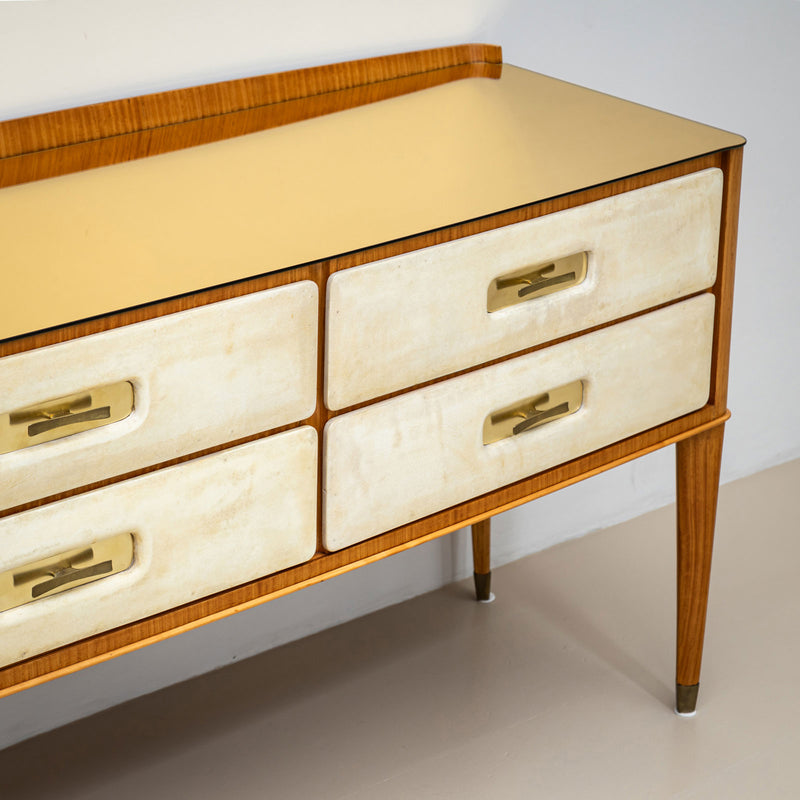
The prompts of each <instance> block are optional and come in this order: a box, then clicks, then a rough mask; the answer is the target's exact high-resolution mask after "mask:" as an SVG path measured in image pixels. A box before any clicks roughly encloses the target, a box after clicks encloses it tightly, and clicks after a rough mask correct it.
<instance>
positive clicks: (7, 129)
mask: <svg viewBox="0 0 800 800" xmlns="http://www.w3.org/2000/svg"><path fill="white" fill-rule="evenodd" d="M501 68H502V65H501V53H500V48H498V47H493V46H489V45H464V46H461V47H452V48H441V49H438V50H430V51H421V52H418V53H411V54H403V55H398V56H389V57H384V58H377V59H366V60H363V61H357V62H349V63H345V64H337V65H332V66H329V67H319V68H314V69H307V70H296V71H292V72H286V73H281V74H278V75H269V76H263V77H261V78H248V79H244V80H239V81H228V82H225V83H220V84H212V85H209V86H202V87H195V88H192V89H182V90H178V91H175V92H165V93H161V94H156V95H148V96H144V97H140V98H134V99H132V100H120V101H114V102H111V103H101V104H98V105H94V106H86V107H84V108H81V109H73V110H69V111H58V112H53V113H52V114H42V115H38V116H36V117H30V118H27V119H23V120H13V121H10V122H4V123H0V186H10V185H14V184H18V183H23V182H25V181H31V180H39V179H42V178H45V177H53V176H56V175H64V174H67V173H70V172H75V171H79V170H83V169H90V168H93V167H97V166H102V165H106V164H111V163H118V162H120V161H126V160H131V159H134V158H142V157H146V156H148V155H154V154H156V153H163V152H168V151H170V150H175V149H180V148H183V147H191V146H194V145H197V144H201V143H206V142H210V141H216V140H218V139H222V138H228V137H232V136H238V135H241V134H243V133H248V132H251V131H254V130H263V129H265V128H268V127H273V126H276V125H283V124H287V123H288V122H292V121H296V120H299V119H307V118H309V117H312V116H317V115H319V114H325V113H330V112H331V111H333V110H340V109H341V108H347V107H353V106H356V105H360V104H363V103H369V102H374V101H375V100H378V99H383V98H385V97H390V96H396V95H399V94H403V93H406V92H410V91H415V90H416V89H420V88H425V87H427V86H433V85H436V84H438V83H442V82H445V81H449V80H457V79H460V78H463V77H476V76H483V77H490V78H491V77H498V76H499V71H500V69H501ZM741 165H742V147H733V148H730V149H728V150H723V151H719V152H716V153H711V154H708V155H704V156H700V157H698V158H693V159H690V160H687V161H683V162H680V163H678V164H672V165H669V166H666V167H662V168H659V169H655V170H651V171H649V172H645V173H641V174H637V175H632V176H628V177H624V178H622V179H620V180H615V181H613V182H609V183H606V184H603V185H600V186H595V187H592V188H590V189H586V190H584V191H580V192H576V193H574V194H569V195H564V196H562V197H557V198H552V199H549V200H545V201H542V202H538V203H533V204H531V205H528V206H523V207H520V208H515V209H512V210H510V211H503V212H501V213H498V214H494V215H490V216H487V217H483V218H480V219H475V220H471V221H467V222H464V223H462V224H458V225H454V226H451V227H448V228H444V229H440V230H435V231H430V232H427V233H423V234H420V235H417V236H412V237H409V238H406V239H401V240H398V241H394V242H389V243H385V244H381V245H378V246H376V247H373V248H369V249H366V250H363V251H359V252H358V253H353V254H347V255H344V256H340V257H337V258H334V259H329V260H325V261H320V262H316V263H314V264H308V265H303V266H301V267H296V268H292V269H288V270H285V271H282V272H275V273H270V274H267V275H263V276H259V277H257V278H252V279H248V280H244V281H239V282H236V283H232V284H228V285H225V286H221V287H216V288H213V289H208V290H204V291H200V292H197V293H194V294H191V295H186V296H182V297H178V298H172V299H169V300H165V301H162V302H157V303H153V304H149V305H146V306H141V307H139V308H134V309H129V310H127V311H122V312H118V313H114V314H108V315H105V316H102V317H98V318H95V319H91V320H85V321H81V322H78V323H75V324H73V325H68V326H65V327H63V328H57V329H52V330H48V331H42V332H39V333H34V334H30V335H25V336H21V337H17V338H14V339H9V340H6V341H5V342H0V357H2V356H5V355H9V354H12V353H16V352H22V351H25V350H29V349H33V348H38V347H43V346H46V345H49V344H54V343H56V342H61V341H66V340H69V339H73V338H77V337H81V336H86V335H89V334H92V333H96V332H99V331H103V330H108V329H111V328H115V327H119V326H122V325H129V324H133V323H135V322H139V321H142V320H145V319H152V318H154V317H157V316H161V315H164V314H172V313H175V312H178V311H182V310H185V309H188V308H193V307H196V306H199V305H204V304H207V303H213V302H217V301H220V300H224V299H228V298H230V297H235V296H239V295H242V294H248V293H251V292H256V291H261V290H263V289H267V288H271V287H275V286H281V285H285V284H287V283H291V282H294V281H297V280H301V279H308V280H312V281H314V282H316V283H317V285H318V286H319V288H320V293H321V294H320V296H321V297H324V289H325V284H326V281H327V279H328V277H329V276H330V275H331V274H332V273H333V272H336V271H338V270H340V269H346V268H348V267H352V266H355V265H356V264H360V263H365V262H369V261H374V260H377V259H380V258H386V257H388V256H392V255H397V254H400V253H405V252H410V251H413V250H417V249H420V248H424V247H428V246H430V245H433V244H438V243H440V242H444V241H450V240H453V239H457V238H461V237H464V236H469V235H473V234H475V233H479V232H483V231H486V230H491V229H494V228H498V227H502V226H505V225H509V224H511V223H514V222H519V221H522V220H526V219H532V218H534V217H537V216H541V215H544V214H550V213H553V212H555V211H559V210H562V209H565V208H570V207H573V206H576V205H581V204H584V203H587V202H592V201H594V200H598V199H601V198H604V197H609V196H612V195H615V194H619V193H622V192H627V191H631V190H633V189H637V188H641V187H643V186H647V185H650V184H653V183H657V182H660V181H664V180H668V179H670V178H674V177H678V176H680V175H685V174H689V173H692V172H696V171H699V170H703V169H708V168H712V167H717V168H719V169H721V170H722V172H723V177H724V186H723V202H722V220H721V235H720V247H719V259H718V276H717V280H716V283H715V285H714V286H713V288H712V289H711V291H712V292H713V293H714V295H715V297H716V313H715V324H714V351H713V352H714V359H713V362H712V375H711V392H710V397H709V402H708V404H707V405H706V406H704V407H703V408H701V409H699V410H698V411H695V412H693V413H691V414H688V415H686V416H684V417H681V418H679V419H676V420H672V421H670V422H668V423H665V424H663V425H660V426H657V427H655V428H653V429H651V430H648V431H645V432H643V433H640V434H638V435H636V436H632V437H630V438H628V439H625V440H623V441H621V442H617V443H615V444H613V445H611V446H609V447H605V448H602V449H600V450H597V451H595V452H593V453H589V454H587V455H585V456H582V457H580V458H577V459H575V460H573V461H570V462H568V463H566V464H562V465H560V466H558V467H555V468H552V469H549V470H546V471H544V472H542V473H539V474H537V475H534V476H532V477H530V478H526V479H524V480H521V481H518V482H516V483H514V484H512V485H510V486H506V487H503V488H501V489H498V490H495V491H493V492H489V493H487V494H485V495H483V496H481V497H478V498H475V499H473V500H470V501H467V502H465V503H462V504H460V505H459V506H456V507H454V508H450V509H446V510H444V511H441V512H438V513H436V514H432V515H430V516H428V517H425V518H423V519H420V520H417V521H415V522H413V523H411V524H409V525H405V526H402V527H400V528H397V529H395V530H393V531H389V532H387V533H384V534H381V535H379V536H376V537H374V538H372V539H369V540H367V541H364V542H361V543H359V544H356V545H354V546H352V547H348V548H346V549H344V550H341V551H338V552H334V553H326V552H324V551H323V549H322V546H321V530H318V552H317V554H316V556H315V557H314V558H313V559H312V560H311V561H309V562H307V563H304V564H301V565H299V566H297V567H293V568H290V569H287V570H284V571H282V572H279V573H276V574H273V575H270V576H267V577H265V578H262V579H259V580H256V581H252V582H250V583H247V584H244V585H242V586H239V587H235V588H233V589H229V590H226V591H223V592H220V593H218V594H215V595H213V596H210V597H206V598H203V599H201V600H197V601H194V602H191V603H188V604H186V605H183V606H180V607H179V608H175V609H170V610H168V611H165V612H162V613H160V614H156V615H154V616H151V617H149V618H147V619H143V620H140V621H137V622H134V623H130V624H127V625H124V626H122V627H120V628H117V629H115V630H111V631H107V632H104V633H101V634H98V635H96V636H92V637H89V638H87V639H84V640H82V641H79V642H76V643H73V644H70V645H66V646H64V647H61V648H58V649H56V650H53V651H51V652H48V653H44V654H41V655H37V656H35V657H32V658H30V659H27V660H25V661H22V662H18V663H16V664H12V665H9V666H7V667H5V668H2V669H0V697H3V696H5V695H9V694H12V693H14V692H17V691H20V690H22V689H25V688H28V687H31V686H34V685H37V684H39V683H43V682H45V681H48V680H50V679H52V678H55V677H59V676H61V675H66V674H69V673H71V672H75V671H77V670H79V669H82V668H83V667H85V666H89V665H91V664H95V663H99V662H102V661H105V660H108V659H110V658H113V657H115V656H117V655H121V654H123V653H126V652H130V651H132V650H135V649H138V648H140V647H144V646H146V645H148V644H152V643H154V642H156V641H159V640H161V639H164V638H168V637H170V636H174V635H176V634H178V633H181V632H183V631H186V630H190V629H192V628H195V627H198V626H199V625H202V624H205V623H206V622H210V621H213V620H215V619H221V618H223V617H226V616H230V615H232V614H235V613H238V612H239V611H243V610H245V609H247V608H251V607H253V606H255V605H258V604H260V603H263V602H266V601H268V600H271V599H273V598H276V597H280V596H282V595H285V594H288V593H290V592H293V591H296V590H297V589H300V588H304V587H306V586H309V585H312V584H315V583H319V582H321V581H324V580H327V579H328V578H331V577H335V576H336V575H339V574H342V573H344V572H347V571H349V570H352V569H356V568H358V567H360V566H363V565H365V564H368V563H371V562H373V561H376V560H379V559H381V558H385V557H386V556H389V555H393V554H395V553H398V552H401V551H403V550H406V549H408V548H410V547H414V546H416V545H418V544H422V543H424V542H427V541H430V540H432V539H434V538H437V537H439V536H443V535H446V534H448V533H450V532H452V531H454V530H457V529H460V528H463V527H465V526H468V525H471V524H476V523H480V522H481V521H482V520H487V519H489V518H490V517H491V516H493V515H495V514H497V513H500V512H501V511H505V510H508V509H510V508H513V507H515V506H518V505H521V504H523V503H526V502H529V501H530V500H533V499H536V498H538V497H541V496H543V495H545V494H548V493H550V492H553V491H557V490H558V489H561V488H563V487H565V486H568V485H570V484H573V483H576V482H578V481H580V480H583V479H584V478H587V477H590V476H592V475H596V474H598V473H600V472H603V471H605V470H607V469H611V468H612V467H614V466H618V465H620V464H623V463H625V462H627V461H630V460H632V459H635V458H638V457H639V456H642V455H645V454H647V453H649V452H652V451H654V450H656V449H659V448H661V447H664V446H666V445H669V444H675V443H677V444H678V466H679V470H678V472H679V481H678V494H679V518H680V519H682V520H683V522H680V523H679V530H680V528H681V525H682V526H683V528H684V529H685V530H686V531H689V529H690V528H691V531H689V532H688V533H687V534H686V536H690V537H693V538H692V542H694V543H696V544H697V546H696V547H695V546H694V545H693V546H692V547H688V546H686V542H687V541H688V539H687V538H686V536H684V538H683V541H684V547H683V549H681V547H680V546H679V563H680V564H681V569H680V571H679V572H680V574H679V631H678V639H679V661H678V683H679V684H680V685H684V686H692V685H694V684H696V683H697V678H698V676H699V669H700V656H701V653H702V634H703V625H704V620H705V603H706V595H707V586H708V580H707V571H708V569H709V568H710V542H711V537H712V536H713V521H714V520H713V509H715V507H716V487H717V483H718V476H719V454H720V453H721V440H722V430H723V427H724V423H725V421H726V420H727V419H728V418H729V416H730V413H729V412H728V410H727V405H726V404H727V376H728V367H729V346H730V334H731V308H732V299H733V272H734V262H735V251H736V236H737V225H738V210H739V192H740V184H741ZM682 299H685V298H682ZM676 302H677V301H676ZM666 305H669V304H666ZM650 310H652V309H648V311H650ZM641 313H646V312H641ZM632 316H639V314H636V315H632ZM616 322H619V320H615V321H614V323H616ZM608 324H613V323H608ZM602 327H606V326H605V325H601V326H597V327H596V328H592V329H590V330H596V329H598V328H602ZM324 329H325V304H324V303H321V305H320V314H319V335H320V339H319V341H320V342H322V341H323V333H324ZM586 332H587V331H580V332H579V333H580V334H583V333H586ZM574 335H577V334H574ZM565 338H571V337H565ZM550 344H552V342H548V343H547V345H548V346H549V345H550ZM542 346H545V345H541V346H537V347H533V348H529V349H527V350H522V351H518V352H515V353H513V354H511V355H508V356H505V357H503V358H499V359H496V360H494V361H492V362H489V363H498V362H500V361H505V360H508V359H509V358H512V357H516V356H519V355H520V354H523V353H527V352H532V351H534V350H537V349H540V347H542ZM323 359H324V348H322V347H320V348H319V355H318V397H317V407H316V411H315V413H314V414H313V415H312V416H311V417H309V418H308V419H305V420H302V421H301V422H298V423H294V424H292V425H287V426H283V427H282V428H279V429H275V430H270V431H268V432H264V433H260V434H258V435H256V436H251V437H247V438H245V439H240V440H238V441H235V442H229V443H226V444H224V445H221V446H219V447H214V448H209V449H206V450H203V451H200V452H197V453H192V454H191V455H188V456H184V457H181V458H178V459H174V460H172V461H169V462H164V463H160V464H157V465H153V466H152V467H148V468H146V469H141V470H137V471H135V472H131V473H128V474H125V475H120V476H116V477H114V478H113V479H110V480H106V481H102V482H98V483H95V484H92V485H90V486H85V487H81V488H80V489H78V490H74V491H71V492H64V493H61V494H59V495H54V496H52V497H47V498H43V499H42V500H38V501H35V502H32V503H28V504H26V505H24V506H18V507H16V508H14V509H8V510H6V511H4V512H0V516H3V515H6V514H10V513H17V512H20V511H23V510H26V509H29V508H33V507H36V506H40V505H43V504H44V503H49V502H52V501H54V500H58V499H63V498H64V497H68V496H72V495H75V494H80V493H83V492H86V491H90V490H92V489H95V488H99V487H101V486H105V485H108V484H111V483H115V482H117V481H120V480H125V479H127V478H130V477H134V476H136V475H140V474H144V473H146V472H151V471H153V470H155V469H160V468H162V467H164V466H168V465H171V464H175V463H180V462H182V461H186V460H189V459H192V458H196V457H198V456H201V455H206V454H208V453H211V452H215V451H218V450H222V449H226V448H228V447H231V446H235V445H237V444H241V443H243V442H246V441H250V440H253V439H257V438H261V437H263V436H266V435H271V434H273V433H275V432H277V431H279V430H287V429H291V428H294V427H297V426H299V425H303V424H310V425H314V426H315V427H316V429H317V430H319V431H321V430H322V429H323V427H324V425H325V423H326V422H327V420H328V419H330V418H331V417H333V416H335V415H336V414H339V413H343V412H345V411H349V410H352V408H355V407H357V406H353V407H352V408H348V409H342V410H340V411H337V412H331V411H330V410H328V409H326V407H325V404H324V401H323V397H322V387H323V382H322V381H323V374H324V372H323V370H324V362H323ZM483 366H486V364H482V365H480V367H483ZM480 367H473V368H471V369H470V370H464V372H469V371H472V370H473V369H478V368H480ZM457 374H459V373H457ZM450 377H452V375H448V376H445V377H444V378H440V379H437V380H436V381H429V382H427V383H435V382H438V381H440V380H445V379H447V378H450ZM427 383H425V384H419V386H424V385H427ZM419 386H417V387H409V389H413V388H419ZM409 389H406V390H404V391H408V390H409ZM398 394H399V393H398ZM389 396H393V395H387V397H389ZM371 402H374V401H371ZM681 476H683V478H681ZM687 476H691V477H687ZM715 476H716V477H715ZM320 491H321V490H320ZM711 495H713V508H712V510H711V516H710V519H709V518H706V519H705V522H704V524H702V525H700V528H701V530H697V529H696V526H695V522H696V519H697V517H698V515H697V513H696V509H697V507H698V504H700V505H703V504H705V506H707V507H710V505H711V504H710V503H709V497H710V496H711ZM318 517H321V514H319V513H318ZM318 526H321V522H320V521H319V520H318ZM679 539H680V536H679ZM681 575H682V576H683V577H682V578H681V577H680V576H681ZM698 576H699V577H698ZM703 576H705V578H704V579H703ZM703 580H705V583H703ZM681 581H682V582H681ZM703 586H705V588H703ZM698 603H699V606H698Z"/></svg>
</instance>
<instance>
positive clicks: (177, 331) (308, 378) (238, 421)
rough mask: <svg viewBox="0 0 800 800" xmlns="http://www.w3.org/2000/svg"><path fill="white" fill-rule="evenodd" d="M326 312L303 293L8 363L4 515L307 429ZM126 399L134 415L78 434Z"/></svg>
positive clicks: (2, 369)
mask: <svg viewBox="0 0 800 800" xmlns="http://www.w3.org/2000/svg"><path fill="white" fill-rule="evenodd" d="M317 306H318V291H317V286H316V284H314V283H312V282H311V281H302V282H300V283H295V284H291V285H289V286H283V287H280V288H277V289H271V290H268V291H264V292H258V293H255V294H250V295H245V296H243V297H237V298H234V299H232V300H226V301H223V302H220V303H214V304H211V305H207V306H202V307H200V308H195V309H191V310H189V311H182V312H179V313H176V314H170V315H168V316H164V317H159V318H158V319H153V320H148V321H146V322H141V323H137V324H134V325H129V326H126V327H123V328H117V329H115V330H110V331H106V332H103V333H98V334H94V335H92V336H86V337H84V338H81V339H75V340H73V341H69V342H64V343H62V344H57V345H52V346H50V347H45V348H42V349H40V350H32V351H29V352H25V353H20V354H17V355H13V356H7V357H6V358H4V359H0V438H2V436H3V435H4V432H5V433H6V434H8V433H9V432H12V433H13V432H14V429H15V428H17V429H19V430H18V431H17V433H19V431H21V434H20V436H17V437H16V439H15V440H14V441H15V445H14V446H16V447H17V448H19V446H20V444H21V445H22V448H21V449H14V450H13V451H11V452H3V449H7V448H0V473H2V476H3V480H2V481H0V508H11V507H14V506H16V505H20V504H22V503H25V502H28V501H30V500H35V499H37V498H40V497H46V496H49V495H52V494H56V493H58V492H62V491H66V490H69V489H73V488H76V487H79V486H85V485H87V484H90V483H93V482H94V481H98V480H102V479H104V478H107V477H111V476H114V475H122V474H125V473H126V472H130V471H132V470H135V469H139V468H141V467H145V466H149V465H151V464H157V463H159V462H162V461H166V460H169V459H172V458H175V457H177V456H182V455H187V454H190V453H193V452H197V451H198V450H202V449H203V448H206V447H211V446H214V445H218V444H224V443H225V442H229V441H233V440H236V439H237V438H242V437H245V436H248V435H251V434H254V433H259V432H261V431H265V430H269V429H270V428H275V427H278V426H280V425H285V424H288V423H291V422H296V421H299V420H302V419H304V418H306V417H308V416H309V415H310V414H312V413H313V411H314V407H315V405H316V371H317V367H316V363H317V362H316V358H317ZM119 387H122V388H123V389H125V388H126V387H127V389H128V391H129V393H130V395H129V397H128V398H123V399H124V400H125V401H126V402H128V403H132V406H133V410H132V411H130V405H128V412H125V411H124V406H123V410H122V411H121V412H120V414H123V415H124V414H126V413H127V415H126V416H123V417H122V418H121V419H118V420H117V421H114V418H113V415H112V418H111V419H107V420H102V419H100V420H91V419H90V420H88V425H90V426H94V425H100V427H92V428H91V429H90V430H81V428H82V426H83V424H84V422H83V420H84V419H85V418H86V417H87V416H89V417H91V415H92V414H93V413H94V412H95V411H97V412H98V413H99V412H103V410H104V409H107V408H109V407H110V411H108V412H104V413H108V414H113V412H114V410H115V409H114V402H113V400H105V399H100V400H97V401H96V397H102V393H103V391H110V390H112V389H117V388H119ZM95 396H96V397H95ZM87 398H89V399H87ZM37 409H39V411H37ZM53 409H55V411H53ZM40 412H41V413H40ZM54 414H56V415H59V414H60V415H61V416H55V417H53V415H54ZM48 415H49V417H53V418H52V419H49V417H48ZM39 416H41V420H39V419H38V417H39ZM105 422H108V424H104V423H105ZM56 423H59V424H60V423H66V424H64V425H63V426H62V427H60V428H55V429H54V428H52V427H48V426H52V425H54V424H56ZM40 429H41V430H40ZM73 430H79V431H80V432H77V433H72V431H73ZM61 434H68V435H66V436H65V437H62V438H55V439H53V440H51V441H46V438H47V437H50V436H61ZM20 437H21V439H22V440H25V439H26V437H28V441H29V442H32V443H33V444H32V445H30V446H27V445H28V441H22V442H20ZM40 440H41V443H36V442H38V441H40Z"/></svg>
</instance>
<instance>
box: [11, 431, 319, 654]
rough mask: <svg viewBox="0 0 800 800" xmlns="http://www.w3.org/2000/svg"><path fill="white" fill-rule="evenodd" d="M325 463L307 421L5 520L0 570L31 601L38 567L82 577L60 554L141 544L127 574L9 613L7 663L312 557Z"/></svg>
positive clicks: (38, 580) (40, 583)
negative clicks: (127, 537) (127, 539)
mask: <svg viewBox="0 0 800 800" xmlns="http://www.w3.org/2000/svg"><path fill="white" fill-rule="evenodd" d="M316 463H317V436H316V432H315V431H314V429H313V428H310V427H306V426H304V427H301V428H295V429H293V430H290V431H287V432H285V433H280V434H276V435H274V436H269V437H266V438H264V439H258V440H256V441H254V442H249V443H248V444H244V445H241V446H239V447H235V448H232V449H230V450H224V451H221V452H219V453H215V454H213V455H210V456H205V457H203V458H198V459H195V460H193V461H188V462H185V463H183V464H180V465H178V466H174V467H169V468H166V469H163V470H159V471H156V472H152V473H149V474H147V475H142V476H140V477H138V478H133V479H131V480H127V481H122V482H120V483H117V484H113V485H111V486H107V487H105V488H102V489H97V490H95V491H92V492H87V493H86V494H82V495H78V496H76V497H72V498H69V499H67V500H62V501H60V502H58V503H53V504H51V505H47V506H42V507H41V508H37V509H33V510H31V511H26V512H23V513H21V514H16V515H12V516H9V517H5V518H3V519H0V573H3V574H6V573H8V572H9V571H12V573H13V575H16V576H17V580H16V583H18V584H19V583H26V582H27V583H28V584H29V585H30V586H31V594H34V593H35V592H36V591H37V589H36V587H37V586H38V587H39V589H38V591H39V592H40V593H41V591H42V590H47V589H48V588H49V585H48V584H47V583H46V580H45V579H42V578H38V577H36V576H32V575H31V574H30V573H32V572H33V570H31V569H29V568H28V567H29V565H40V564H41V562H43V560H47V559H50V558H52V559H53V561H54V562H59V561H60V560H63V561H65V563H64V564H62V570H61V572H62V573H63V572H64V569H66V570H67V571H68V570H69V569H70V568H75V569H77V570H78V571H79V572H78V574H76V575H75V576H74V577H75V578H77V579H79V580H80V579H81V573H80V570H81V569H82V563H80V562H81V559H78V560H77V562H76V563H75V564H74V565H73V564H70V563H66V561H67V560H69V559H66V560H65V559H61V558H60V557H61V555H62V554H67V555H70V554H71V556H72V557H74V554H75V553H82V552H86V553H87V556H86V559H85V560H84V562H83V563H86V564H88V563H90V562H89V557H90V556H89V554H88V551H90V550H92V548H93V545H94V544H95V543H100V544H101V545H102V544H103V543H106V542H108V541H109V540H110V539H113V538H118V537H119V536H120V535H121V534H125V533H129V534H131V535H132V539H133V563H132V565H131V566H130V567H128V568H127V569H125V570H124V571H122V572H118V573H116V574H109V575H108V576H107V577H102V576H100V577H98V579H97V580H94V581H93V582H90V583H85V584H83V585H77V583H76V585H75V588H69V589H67V590H66V591H62V592H61V593H60V594H52V595H49V596H47V595H45V596H38V597H36V598H31V601H30V602H27V603H25V604H24V605H17V606H16V607H14V608H9V609H8V610H6V611H2V612H0V664H9V663H13V662H16V661H18V660H20V659H24V658H28V657H29V656H32V655H35V654H37V653H42V652H45V651H47V650H50V649H52V648H54V647H59V646H61V645H64V644H67V643H69V642H73V641H76V640H79V639H82V638H84V637H86V636H91V635H93V634H95V633H99V632H101V631H105V630H109V629H110V628H115V627H117V626H118V625H122V624H124V623H127V622H132V621H134V620H137V619H141V618H143V617H147V616H149V615H151V614H155V613H158V612H159V611H164V610H166V609H169V608H173V607H175V606H178V605H181V604H182V603H187V602H189V601H191V600H194V599H196V598H200V597H204V596H206V595H210V594H213V593H214V592H218V591H221V590H223V589H226V588H229V587H232V586H236V585H238V584H241V583H244V582H246V581H250V580H254V579H256V578H260V577H262V576H264V575H267V574H269V573H272V572H276V571H277V570H281V569H285V568H287V567H290V566H292V565H294V564H298V563H301V562H303V561H306V560H307V559H309V558H311V556H312V555H313V554H314V551H315V549H316V536H317V534H316V498H317V486H316V483H317V468H316ZM123 538H124V537H123ZM97 549H98V550H100V549H101V548H100V547H98V548H97ZM103 557H104V556H101V559H102V558H103ZM109 558H110V556H109ZM109 572H110V569H109ZM56 577H58V575H57V576H56ZM66 577H67V578H69V577H71V576H70V575H69V574H67V576H66ZM9 580H10V582H11V583H14V582H15V580H14V578H13V576H12V578H11V579H9ZM7 582H8V581H7ZM0 589H2V587H0Z"/></svg>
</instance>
